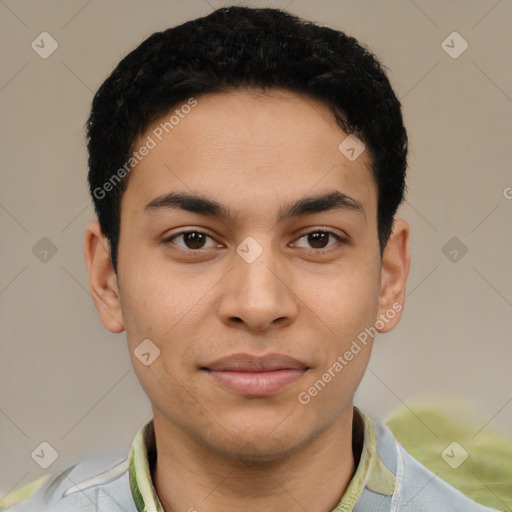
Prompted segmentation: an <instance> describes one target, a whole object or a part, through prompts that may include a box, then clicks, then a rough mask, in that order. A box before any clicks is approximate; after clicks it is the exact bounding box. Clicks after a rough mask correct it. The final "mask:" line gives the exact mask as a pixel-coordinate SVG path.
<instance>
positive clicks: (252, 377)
mask: <svg viewBox="0 0 512 512" xmlns="http://www.w3.org/2000/svg"><path fill="white" fill-rule="evenodd" d="M208 373H209V374H210V375H211V376H212V377H213V378H214V379H215V380H217V382H219V383H220V384H221V385H222V386H224V387H225V388H226V389H228V390H229V391H231V392H232V393H235V394H237V395H244V396H255V397H256V396H268V395H273V394H275V393H277V392H278V391H281V390H283V389H284V388H286V387H287V386H289V385H290V384H293V383H294V382H297V381H298V380H299V379H300V378H301V377H302V376H303V375H304V374H305V373H306V370H298V369H287V370H275V371H270V372H232V371H208Z"/></svg>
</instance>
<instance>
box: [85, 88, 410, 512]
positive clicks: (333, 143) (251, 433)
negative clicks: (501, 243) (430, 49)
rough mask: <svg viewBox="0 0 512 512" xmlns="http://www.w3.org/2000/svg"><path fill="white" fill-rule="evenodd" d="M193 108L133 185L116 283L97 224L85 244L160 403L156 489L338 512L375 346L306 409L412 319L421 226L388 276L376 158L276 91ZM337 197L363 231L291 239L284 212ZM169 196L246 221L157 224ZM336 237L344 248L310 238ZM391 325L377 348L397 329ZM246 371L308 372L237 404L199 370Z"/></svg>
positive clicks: (217, 503)
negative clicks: (150, 347)
mask: <svg viewBox="0 0 512 512" xmlns="http://www.w3.org/2000/svg"><path fill="white" fill-rule="evenodd" d="M197 102H198V103H197V106H195V108H194V109H193V110H192V111H191V113H190V114H188V115H187V116H185V117H184V118H183V119H180V122H179V124H177V125H176V126H175V127H174V129H173V130H172V132H170V133H169V134H168V135H166V136H165V137H164V138H163V140H162V141H161V142H159V143H158V144H157V146H156V147H155V148H153V149H152V150H151V151H150V152H149V154H148V155H147V156H146V157H144V159H143V160H142V161H141V162H140V163H139V164H138V165H137V166H136V168H135V169H134V170H133V171H132V173H131V175H130V178H129V182H128V186H127V189H126V191H125V193H124V195H123V198H122V203H121V232H120V233H121V234H120V243H119V267H118V275H117V276H116V274H115V273H114V271H113V269H112V265H111V262H110V257H109V244H108V241H107V240H106V239H105V237H104V236H103V235H102V233H101V229H100V227H99V224H98V223H97V222H92V223H90V225H89V226H88V228H87V232H86V240H85V254H86V260H87V265H88V271H89V280H90V287H91V292H92V296H93V298H94V301H95V303H96V306H97V308H98V311H99V315H100V318H101V321H102V322H103V325H104V326H105V327H106V328H107V329H108V330H109V331H111V332H122V331H123V330H125V331H126V335H127V340H128V346H129V350H130V354H131V357H132V363H133V366H134V370H135V372H136V374H137V377H138V379H139V381H140V383H141V385H142V387H143V388H144V390H145V392H146V393H147V395H148V397H149V399H150V401H151V404H152V409H153V414H154V424H155V433H156V440H157V452H158V459H157V464H156V468H155V471H154V475H153V479H154V482H155V487H156V490H157V493H158V495H159V498H160V500H161V501H162V504H163V506H164V508H165V510H166V511H178V510H189V509H190V508H191V507H195V508H196V509H197V510H198V511H200V512H208V511H220V510H222V511H230V510H233V511H234V510H240V509H243V510H246V511H253V510H254V511H256V510H258V511H261V510H262V509H264V508H263V507H266V508H267V509H268V510H289V511H295V510H297V511H299V510H300V511H303V510H304V509H305V510H308V511H310V512H327V511H330V510H332V508H334V506H335V505H336V504H337V502H338V501H339V500H340V499H341V496H342V495H343V493H344V491H345V489H346V487H347V485H348V483H349V482H350V479H351V477H352V475H353V472H354V470H355V468H354V457H353V454H352V418H353V412H352V399H353V395H354V392H355V390H356V389H357V386H358V385H359V383H360V381H361V379H362V377H363V374H364V372H365V369H366V367H367V364H368V360H369V357H370V351H371V342H370V343H368V344H367V345H366V347H365V346H362V349H361V351H360V352H359V353H357V354H356V355H354V357H353V359H352V360H351V361H350V362H349V363H348V364H347V365H346V366H344V368H343V370H342V371H341V372H339V373H336V376H335V377H334V378H332V380H331V381H330V382H329V383H328V384H327V385H326V386H325V387H324V388H323V389H322V390H321V391H320V392H318V394H317V395H316V396H314V397H313V398H312V399H311V401H310V402H309V403H307V404H301V403H300V402H299V400H298V394H299V393H300V392H304V391H307V390H308V389H309V388H310V387H311V386H312V385H313V384H314V383H315V382H316V381H317V380H318V379H320V378H321V377H322V374H323V373H324V372H326V371H327V370H328V369H329V368H330V367H332V366H333V364H334V363H335V361H336V360H337V358H338V356H339V355H342V354H344V353H345V352H346V351H347V349H349V347H350V346H351V343H352V342H353V340H355V339H356V338H357V336H358V334H359V333H361V332H362V331H364V329H365V328H369V327H372V326H374V325H375V323H376V321H377V320H378V319H379V315H386V318H387V317H388V316H390V315H389V314H388V313H387V312H389V311H390V310H392V309H393V305H394V304H395V305H396V304H399V305H402V304H403V303H404V299H405V284H406V279H407V274H408V271H409V226H408V224H407V223H406V222H405V221H404V220H402V219H396V220H395V222H394V226H393V233H392V236H391V239H390V241H389V242H388V244H387V246H386V248H385V251H384V254H383V257H382V261H381V258H380V254H379V244H378V238H377V188H376V184H375V182H374V180H373V177H372V174H371V172H370V169H369V162H370V160H369V158H370V155H369V154H368V152H367V151H365V152H363V154H362V155H361V156H360V157H358V158H357V159H356V160H354V161H349V160H348V159H347V158H346V157H345V156H344V155H343V154H342V153H341V152H340V151H339V150H338V146H339V144H340V143H341V142H342V141H343V140H344V139H345V137H346V134H345V133H343V131H342V130H341V129H340V127H339V126H338V125H337V124H336V121H335V119H334V117H333V116H332V114H331V113H330V112H329V109H328V107H327V106H325V105H324V104H323V103H321V102H319V101H317V100H314V99H311V98H308V97H305V96H299V95H297V94H294V93H291V92H288V91H279V90H273V91H269V92H267V93H266V94H261V93H256V92H254V91H233V92H230V93H222V94H220V93H219V94H209V95H205V96H200V97H199V98H197ZM165 119H166V118H165ZM160 122H161V121H158V122H156V123H154V125H152V126H151V127H149V129H148V130H147V131H146V133H145V134H143V135H142V136H141V137H140V139H139V140H138V141H137V142H136V144H135V145H134V148H137V147H138V146H139V145H140V144H142V143H144V141H145V140H146V137H147V136H148V135H151V133H152V129H154V128H155V127H157V126H158V125H159V123H160ZM336 190H337V191H340V192H342V193H343V194H346V195H347V196H350V197H351V198H353V199H355V200H357V201H358V202H359V203H361V205H362V207H363V208H364V213H362V212H361V211H358V210H355V209H343V210H330V211H324V212H320V213H313V214H307V215H302V216H300V217H295V218H290V219H287V220H284V221H282V222H277V214H278V211H279V209H280V207H282V206H284V205H286V204H288V203H290V202H294V201H297V200H299V199H302V198H304V197H305V196H313V195H315V196H316V195H321V194H324V193H328V192H332V191H336ZM169 192H183V193H196V194H201V195H203V196H205V197H208V198H210V199H214V200H216V201H218V202H219V203H222V204H223V205H225V206H226V207H228V208H229V209H230V210H232V211H233V212H234V213H235V214H236V216H235V219H233V220H228V219H221V218H216V217H211V216H204V215H199V214H197V213H193V212H189V211H185V210H182V209H173V208H165V207H162V208H146V209H145V206H146V205H147V204H148V203H150V202H151V201H153V200H154V199H155V198H158V197H160V196H162V195H165V194H168V193H169ZM325 230H328V231H331V232H333V233H334V234H335V235H338V236H340V237H341V238H342V239H343V240H344V242H340V241H338V240H337V239H336V238H335V237H334V236H330V237H328V236H325V237H324V238H323V239H322V238H321V239H320V240H319V241H315V239H311V237H308V236H307V234H308V233H318V232H322V231H324V232H325ZM183 231H200V232H203V233H206V234H207V235H208V237H206V238H204V240H201V241H200V243H198V242H196V245H194V244H191V243H189V244H188V246H187V243H186V242H187V238H186V236H178V237H177V238H174V239H173V240H172V241H169V240H168V239H169V237H171V236H172V235H177V234H179V233H180V232H183ZM246 237H252V238H254V239H255V240H256V241H257V243H258V244H259V246H260V247H261V248H262V250H263V252H262V253H261V254H260V255H259V257H258V258H257V259H256V260H255V261H253V262H252V263H247V262H246V261H245V260H244V259H243V258H241V257H240V256H239V254H238V253H237V252H236V249H237V247H238V246H239V245H240V244H241V243H242V241H244V240H245V239H246ZM187 247H192V249H191V248H188V249H187ZM194 247H199V248H200V249H199V250H198V249H194ZM201 247H203V248H201ZM194 251H196V252H194ZM395 309H396V306H395ZM400 309H401V308H400ZM395 313H396V314H394V315H393V318H390V319H389V318H388V320H387V322H385V323H384V326H383V327H381V328H378V331H380V332H387V331H389V330H391V329H392V328H393V327H394V326H395V325H396V324H397V323H398V321H399V319H400V316H401V313H400V311H398V312H397V311H395ZM381 318H382V317H381ZM381 324H382V322H381V323H380V324H379V325H381ZM144 339H150V340H151V341H152V342H153V343H154V344H155V345H156V346H157V347H158V348H159V350H160V356H159V357H158V358H157V359H156V360H155V361H154V362H153V363H152V364H151V365H150V366H145V365H143V364H141V362H140V361H139V360H138V359H137V358H136V357H135V355H134V350H135V349H136V348H137V346H138V345H139V344H140V343H141V342H142V340H144ZM236 353H245V354H251V355H255V356H262V355H266V354H271V353H274V354H275V353H278V354H285V355H287V356H290V357H293V358H295V359H296V360H298V361H300V362H302V363H303V364H304V365H305V366H307V367H308V370H307V371H306V372H305V373H304V374H303V375H302V377H300V379H299V380H298V381H296V382H294V383H292V384H291V385H289V386H288V387H286V388H284V389H282V390H280V391H279V392H277V393H275V394H273V395H271V396H267V397H258V398H255V397H248V396H241V395H238V394H234V393H232V392H230V391H228V390H226V389H225V388H224V387H222V386H221V385H219V384H218V383H217V382H216V381H215V380H214V379H212V378H211V375H209V374H208V372H206V371H204V370H202V369H201V368H203V367H205V366H208V365H209V364H211V363H212V362H213V361H215V360H217V359H219V358H221V357H225V356H228V355H232V354H236Z"/></svg>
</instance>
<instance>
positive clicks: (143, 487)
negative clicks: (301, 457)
mask: <svg viewBox="0 0 512 512" xmlns="http://www.w3.org/2000/svg"><path fill="white" fill-rule="evenodd" d="M356 415H359V417H360V418H361V420H362V422H363V424H364V441H363V447H362V450H361V458H360V460H359V464H358V465H357V469H356V471H355V473H354V475H353V477H352V479H351V480H350V483H349V485H348V487H347V489H346V491H345V493H344V494H343V496H342V498H341V500H340V502H339V503H338V505H336V507H335V508H334V509H333V510H332V512H352V511H353V509H354V506H355V504H356V502H357V500H358V499H359V496H360V495H361V493H362V492H363V490H364V489H365V488H367V489H369V490H370V491H372V492H375V493H378V494H382V495H384V496H389V495H391V494H393V489H394V486H395V476H394V475H393V473H392V472H391V471H390V470H389V469H388V468H387V467H386V465H385V464H384V462H383V461H382V459H381V458H380V456H379V454H378V452H377V450H376V446H375V429H374V427H373V422H372V420H371V419H370V418H369V417H368V416H366V415H365V414H364V413H363V412H361V411H360V410H359V409H358V408H357V407H354V416H356ZM128 460H129V473H130V488H131V491H132V496H133V499H134V501H135V505H136V507H137V511H138V512H164V508H163V507H162V504H161V503H160V500H159V499H158V495H157V494H156V490H155V487H154V486H153V481H152V479H151V470H150V468H151V467H152V465H153V464H154V462H155V460H156V444H155V431H154V428H153V419H151V420H149V421H148V422H147V423H145V424H144V425H143V426H142V427H141V429H140V430H139V431H138V432H137V435H136V436H135V440H134V441H133V444H132V446H131V449H130V454H129V457H128Z"/></svg>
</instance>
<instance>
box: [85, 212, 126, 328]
mask: <svg viewBox="0 0 512 512" xmlns="http://www.w3.org/2000/svg"><path fill="white" fill-rule="evenodd" d="M84 252H85V261H86V263H87V272H88V274H89V287H90V290H91V295H92V298H93V300H94V304H95V305H96V309H97V310H98V313H99V315H100V320H101V323H102V324H103V325H104V327H105V329H107V330H109V331H110V332H114V333H118V332H123V331H124V322H123V315H122V312H121V302H120V295H119V287H118V285H117V276H116V274H115V272H114V268H113V266H112V260H111V259H110V244H109V241H108V239H107V238H106V237H105V235H104V234H103V232H102V231H101V227H100V223H99V222H98V221H93V222H90V223H89V225H88V226H87V228H86V230H85V243H84Z"/></svg>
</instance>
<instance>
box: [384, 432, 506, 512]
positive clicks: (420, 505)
mask: <svg viewBox="0 0 512 512" xmlns="http://www.w3.org/2000/svg"><path fill="white" fill-rule="evenodd" d="M374 428H375V437H376V448H377V451H378V453H379V455H380V456H381V458H382V460H383V461H384V463H385V464H386V466H388V468H389V469H390V470H391V471H392V472H393V473H394V474H395V490H394V493H393V496H392V502H393V503H394V504H395V508H394V509H393V508H392V510H396V511H397V512H406V511H407V512H409V511H411V512H412V511H414V512H431V511H440V512H441V511H450V512H490V511H493V510H496V509H491V508H488V507H485V506H483V505H480V504H479V503H476V502H475V501H473V500H471V499H470V498H468V497H467V496H466V495H464V494H463V493H462V492H460V491H459V490H457V489H455V487H452V486H451V485H450V484H448V483H447V482H445V481H444V480H442V479H441V478H439V477H438V476H437V475H436V474H435V473H433V472H432V471H430V470H429V469H428V468H426V467H425V466H424V465H423V464H421V463H420V462H419V461H418V460H416V459H415V458H414V457H413V456H412V455H411V454H410V453H409V452H408V451H407V450H406V449H405V448H404V447H403V446H402V445H401V444H400V443H399V442H398V441H397V440H396V438H395V437H394V435H393V433H392V432H391V430H390V429H389V428H388V427H387V426H386V425H385V424H384V423H381V422H376V423H375V424H374Z"/></svg>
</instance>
